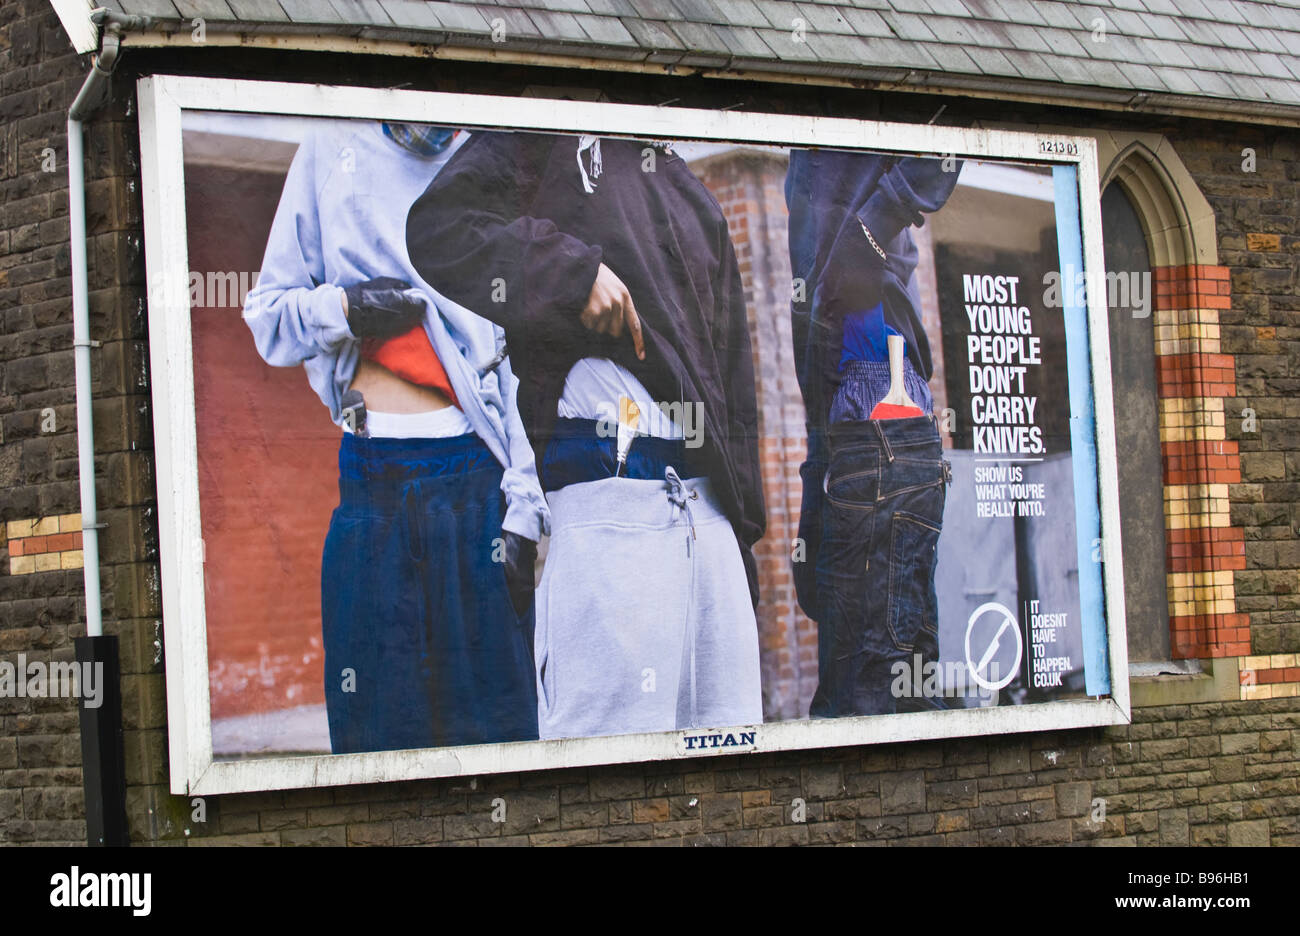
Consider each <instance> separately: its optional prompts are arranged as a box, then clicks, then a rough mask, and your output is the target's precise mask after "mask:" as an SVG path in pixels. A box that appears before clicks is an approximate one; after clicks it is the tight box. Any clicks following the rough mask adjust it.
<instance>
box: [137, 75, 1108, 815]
mask: <svg viewBox="0 0 1300 936" xmlns="http://www.w3.org/2000/svg"><path fill="white" fill-rule="evenodd" d="M140 98H141V138H142V154H143V164H142V170H143V178H144V194H145V234H146V257H147V267H148V277H149V323H150V344H151V361H152V381H153V394H154V414H153V416H154V426H155V437H156V444H157V449H156V457H157V464H158V479H159V514H160V531H161V561H162V584H163V600H164V615H165V620H164V625H165V640H166V656H167V688H168V716H169V718H168V720H169V738H170V742H171V757H172V788H173V790H174V791H176V792H192V793H205V792H206V793H220V792H233V791H242V790H253V789H271V788H283V787H295V786H312V785H330V784H343V783H357V782H369V781H376V780H388V779H404V778H412V777H434V776H447V775H454V774H475V773H487V772H496V771H511V770H524V769H538V768H546V767H561V766H576V765H582V764H595V763H613V762H625V761H641V760H654V759H667V758H676V757H695V756H710V755H716V754H731V753H743V752H753V751H773V750H788V749H795V748H817V747H829V746H841V745H850V744H866V743H874V742H880V741H899V740H909V739H919V738H934V737H948V736H957V735H971V734H988V733H1001V732H1008V731H1024V730H1034V729H1046V728H1065V727H1076V726H1085V725H1100V724H1113V723H1120V722H1123V721H1126V720H1127V719H1128V687H1127V680H1126V678H1125V673H1126V670H1127V660H1126V656H1125V651H1124V628H1123V621H1124V614H1123V590H1122V581H1121V578H1120V576H1121V569H1120V562H1119V537H1118V535H1117V524H1118V521H1119V518H1118V508H1117V497H1116V486H1115V485H1116V481H1115V451H1114V442H1113V432H1112V428H1111V422H1112V419H1111V399H1110V381H1109V364H1108V344H1107V334H1106V319H1105V314H1104V310H1105V306H1104V303H1103V302H1101V301H1100V299H1099V297H1100V296H1101V295H1103V294H1102V293H1099V292H1098V291H1096V290H1089V289H1088V284H1089V282H1090V277H1091V275H1092V274H1093V271H1098V270H1100V269H1101V258H1100V221H1099V211H1098V196H1097V178H1096V172H1097V170H1096V164H1095V151H1094V147H1093V144H1092V141H1090V140H1088V139H1086V138H1075V137H1063V136H1060V135H1058V134H1045V135H1041V136H1040V135H1036V134H1030V133H1009V132H1005V131H975V130H959V129H953V128H942V127H933V126H911V125H887V124H878V123H870V122H862V121H849V120H827V119H822V118H817V119H814V118H800V117H780V116H775V115H762V114H735V113H730V112H708V111H693V110H684V109H675V108H674V109H667V108H646V107H632V106H623V105H614V104H587V103H575V102H563V101H539V100H522V99H513V98H500V97H485V96H472V95H447V94H435V93H424V92H409V91H390V90H382V91H377V90H362V89H356V88H324V87H319V86H311V87H308V86H297V85H284V84H269V83H258V82H243V81H231V80H212V79H191V78H173V77H154V78H148V79H144V80H142V81H141V83H140ZM1103 282H1104V281H1103ZM1115 674H1119V676H1118V678H1116V676H1115Z"/></svg>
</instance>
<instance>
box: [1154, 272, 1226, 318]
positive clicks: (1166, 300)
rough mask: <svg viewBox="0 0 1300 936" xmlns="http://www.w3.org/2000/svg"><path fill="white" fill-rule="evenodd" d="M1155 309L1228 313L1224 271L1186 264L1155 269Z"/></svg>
mask: <svg viewBox="0 0 1300 936" xmlns="http://www.w3.org/2000/svg"><path fill="white" fill-rule="evenodd" d="M1153 272H1154V274H1155V285H1156V308H1157V309H1228V308H1231V307H1232V297H1231V295H1230V292H1231V285H1232V284H1231V283H1230V282H1229V275H1228V268H1227V267H1223V266H1204V265H1198V264H1189V265H1187V266H1176V267H1168V266H1167V267H1156V268H1155V270H1154V271H1153Z"/></svg>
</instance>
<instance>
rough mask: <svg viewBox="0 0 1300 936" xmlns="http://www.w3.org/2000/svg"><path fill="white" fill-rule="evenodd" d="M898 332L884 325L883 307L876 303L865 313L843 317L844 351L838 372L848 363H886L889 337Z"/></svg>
mask: <svg viewBox="0 0 1300 936" xmlns="http://www.w3.org/2000/svg"><path fill="white" fill-rule="evenodd" d="M897 334H899V332H898V331H897V330H896V329H893V328H891V327H890V326H888V325H886V324H885V307H884V305H883V304H882V303H877V304H876V305H875V307H874V308H871V309H867V310H866V311H865V312H854V313H853V314H851V315H846V316H845V317H844V351H843V353H842V354H841V355H840V370H844V365H845V364H847V363H848V362H849V361H888V360H889V344H888V342H887V339H888V338H889V336H890V335H897Z"/></svg>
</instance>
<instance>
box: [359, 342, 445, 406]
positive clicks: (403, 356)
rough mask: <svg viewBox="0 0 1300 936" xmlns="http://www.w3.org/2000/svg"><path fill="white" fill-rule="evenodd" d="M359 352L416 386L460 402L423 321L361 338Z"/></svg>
mask: <svg viewBox="0 0 1300 936" xmlns="http://www.w3.org/2000/svg"><path fill="white" fill-rule="evenodd" d="M361 356H362V357H363V358H365V359H366V360H368V361H374V362H375V363H376V364H378V365H380V366H381V367H386V368H388V369H389V370H390V371H392V372H393V373H394V374H396V375H397V376H398V377H401V378H402V379H403V380H409V381H410V382H411V383H413V384H415V385H417V386H420V387H432V388H433V389H434V390H441V391H442V392H443V393H444V394H446V396H447V399H449V400H451V402H452V405H454V406H456V407H459V406H460V401H459V400H457V399H456V391H454V390H452V389H451V380H450V379H448V377H447V371H446V369H445V368H444V367H443V366H442V361H440V360H439V359H438V352H437V351H435V350H434V349H433V342H431V341H430V340H429V336H428V335H427V334H425V331H424V326H423V325H416V326H415V327H414V328H412V329H411V330H410V331H408V332H405V333H403V334H400V335H394V336H393V337H392V338H386V339H383V340H380V339H377V338H367V339H366V340H365V341H363V342H361Z"/></svg>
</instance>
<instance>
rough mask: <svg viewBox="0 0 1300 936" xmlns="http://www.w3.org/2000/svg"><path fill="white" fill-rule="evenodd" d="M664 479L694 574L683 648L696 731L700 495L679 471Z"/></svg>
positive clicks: (670, 471) (667, 473) (666, 474)
mask: <svg viewBox="0 0 1300 936" xmlns="http://www.w3.org/2000/svg"><path fill="white" fill-rule="evenodd" d="M664 480H665V481H666V482H668V500H669V502H670V503H672V504H673V505H674V506H675V507H677V508H678V509H679V510H681V511H682V513H684V514H685V515H686V526H687V528H688V531H689V532H688V533H687V535H686V559H687V561H688V563H689V564H690V567H691V574H690V580H689V585H688V587H687V589H686V627H685V641H686V644H685V646H684V647H683V652H682V656H683V657H684V658H685V662H686V664H687V669H688V670H689V672H690V681H691V720H690V725H688V726H687V727H690V728H694V727H696V721H697V712H698V710H699V701H698V693H697V692H696V683H695V615H694V613H693V611H694V600H695V549H694V546H693V545H692V541H693V540H694V539H695V538H696V537H695V516H694V515H693V514H692V513H691V504H690V502H691V501H693V500H695V499H697V498H698V497H699V496H700V495H699V492H698V491H689V492H688V491H687V489H686V485H685V484H684V483H683V482H682V479H681V477H680V476H679V475H678V474H677V470H676V469H675V468H673V467H672V466H671V465H669V466H668V467H667V468H665V469H664Z"/></svg>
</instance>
